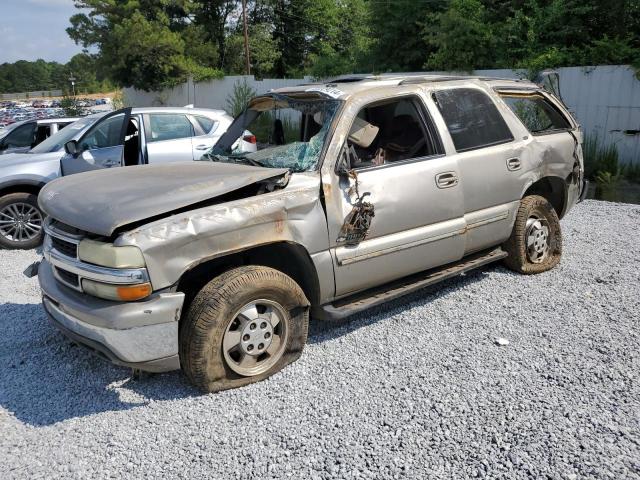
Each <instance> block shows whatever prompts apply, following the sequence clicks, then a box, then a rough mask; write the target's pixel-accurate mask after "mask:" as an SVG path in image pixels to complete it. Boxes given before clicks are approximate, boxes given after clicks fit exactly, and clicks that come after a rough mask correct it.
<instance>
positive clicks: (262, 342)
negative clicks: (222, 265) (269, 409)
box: [179, 266, 309, 392]
mask: <svg viewBox="0 0 640 480" xmlns="http://www.w3.org/2000/svg"><path fill="white" fill-rule="evenodd" d="M308 307H309V302H308V300H307V298H306V297H305V295H304V292H303V291H302V289H301V288H300V286H299V285H298V284H297V283H296V282H294V281H293V280H292V279H291V278H290V277H289V276H287V275H285V274H284V273H282V272H280V271H278V270H274V269H272V268H268V267H261V266H245V267H239V268H235V269H233V270H229V271H228V272H226V273H224V274H222V275H220V276H219V277H216V278H214V279H213V280H211V281H210V282H209V283H208V284H207V285H205V286H204V287H203V288H202V290H200V292H199V293H198V294H197V295H196V297H195V299H194V300H193V302H192V304H191V306H190V307H189V310H188V312H187V314H186V316H185V317H184V318H183V319H182V324H181V326H180V348H179V351H180V364H181V366H182V369H183V371H184V372H185V373H186V375H187V377H189V379H190V380H191V382H193V383H194V384H195V385H196V386H197V387H199V388H201V389H202V390H204V391H207V392H213V391H219V390H226V389H229V388H235V387H240V386H243V385H247V384H249V383H253V382H256V381H259V380H262V379H264V378H267V377H269V376H271V375H273V374H274V373H276V372H277V371H279V370H280V369H282V368H283V367H285V366H286V365H288V364H290V363H292V362H293V361H295V360H297V359H298V357H300V355H301V353H302V349H303V347H304V345H305V343H306V341H307V332H308V327H309V308H308Z"/></svg>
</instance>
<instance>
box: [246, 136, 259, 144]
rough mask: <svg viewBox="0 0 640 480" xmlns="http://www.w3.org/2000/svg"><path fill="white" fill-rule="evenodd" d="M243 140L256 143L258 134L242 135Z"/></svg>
mask: <svg viewBox="0 0 640 480" xmlns="http://www.w3.org/2000/svg"><path fill="white" fill-rule="evenodd" d="M242 140H244V141H245V142H249V143H256V142H257V140H256V136H255V135H245V136H244V137H242Z"/></svg>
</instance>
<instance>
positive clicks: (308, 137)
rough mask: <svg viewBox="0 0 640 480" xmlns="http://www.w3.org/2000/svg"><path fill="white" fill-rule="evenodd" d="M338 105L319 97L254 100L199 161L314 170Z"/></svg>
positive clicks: (283, 97) (268, 96) (295, 170)
mask: <svg viewBox="0 0 640 480" xmlns="http://www.w3.org/2000/svg"><path fill="white" fill-rule="evenodd" d="M339 105H340V102H339V101H337V100H331V99H325V98H320V97H316V98H311V99H310V98H304V99H302V98H293V97H289V96H283V95H277V94H270V95H266V96H263V97H258V98H256V99H254V100H253V101H252V102H250V104H249V107H248V108H247V109H246V110H245V111H244V112H243V113H242V114H241V115H240V116H239V117H238V118H237V119H236V120H235V121H234V123H233V125H232V126H231V127H230V128H229V130H227V132H226V133H225V134H224V135H223V136H222V137H221V138H220V141H219V142H218V143H217V144H216V145H215V146H214V147H213V149H212V150H211V151H210V152H209V153H208V154H207V155H205V158H203V159H204V160H211V161H222V162H237V163H246V164H250V165H258V166H261V167H270V168H288V169H290V170H291V171H294V172H304V171H308V170H314V169H315V168H316V167H317V165H318V162H319V160H320V155H321V153H322V148H323V146H324V143H325V140H326V138H327V133H328V132H329V128H330V126H331V123H332V121H333V118H334V116H335V114H336V111H337V110H338V107H339ZM241 136H242V138H240V137H241ZM238 138H240V140H238Z"/></svg>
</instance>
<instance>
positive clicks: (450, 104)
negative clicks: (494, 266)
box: [432, 86, 528, 254]
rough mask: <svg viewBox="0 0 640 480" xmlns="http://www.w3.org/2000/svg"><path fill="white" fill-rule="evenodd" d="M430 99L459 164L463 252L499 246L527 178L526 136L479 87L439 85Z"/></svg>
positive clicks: (504, 237) (506, 231)
mask: <svg viewBox="0 0 640 480" xmlns="http://www.w3.org/2000/svg"><path fill="white" fill-rule="evenodd" d="M432 98H433V100H434V102H435V103H436V105H437V107H438V110H439V111H440V114H441V115H442V118H443V119H444V122H445V124H446V125H447V129H448V130H449V134H450V136H451V140H452V142H453V147H454V149H455V152H456V154H455V156H456V159H457V162H458V166H459V168H460V175H461V179H460V183H461V187H462V192H463V195H464V218H465V224H466V228H467V235H466V246H465V254H469V253H472V252H475V251H479V250H482V249H485V248H489V247H492V246H494V245H497V244H499V243H501V242H502V241H504V240H505V239H507V238H508V237H509V235H510V233H511V225H512V219H513V218H514V215H515V213H516V211H517V208H518V204H519V200H520V196H521V194H522V191H523V188H524V185H525V183H526V178H525V177H524V176H523V175H524V174H525V173H526V172H525V171H524V169H522V168H521V167H522V164H523V162H524V161H525V159H524V158H523V155H526V154H527V141H528V140H525V139H523V138H519V139H516V138H515V136H514V134H513V133H512V132H511V129H510V128H509V126H508V125H507V123H506V122H505V120H504V118H503V116H502V113H501V112H500V110H499V109H498V107H497V105H496V103H495V102H494V100H493V98H492V97H491V96H490V95H489V94H488V93H487V92H486V91H484V90H483V89H481V88H479V87H475V86H469V87H466V86H465V87H453V88H443V89H438V90H436V91H434V92H433V93H432ZM502 108H504V107H502Z"/></svg>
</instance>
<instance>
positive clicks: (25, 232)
mask: <svg viewBox="0 0 640 480" xmlns="http://www.w3.org/2000/svg"><path fill="white" fill-rule="evenodd" d="M43 219H44V215H43V214H42V212H41V211H40V208H39V207H38V197H37V196H36V195H33V194H31V193H11V194H9V195H5V196H3V197H0V246H2V247H4V248H9V249H30V248H35V247H37V246H38V245H40V244H41V243H42V238H43V236H44V232H43V228H42V224H43Z"/></svg>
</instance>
